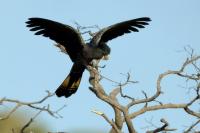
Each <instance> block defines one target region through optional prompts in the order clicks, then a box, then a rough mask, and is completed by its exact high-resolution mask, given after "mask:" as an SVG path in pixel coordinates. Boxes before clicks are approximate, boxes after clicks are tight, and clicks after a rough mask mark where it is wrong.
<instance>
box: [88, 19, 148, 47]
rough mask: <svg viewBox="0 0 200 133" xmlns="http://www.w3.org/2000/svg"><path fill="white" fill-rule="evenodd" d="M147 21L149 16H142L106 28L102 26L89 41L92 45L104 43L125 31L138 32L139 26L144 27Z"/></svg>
mask: <svg viewBox="0 0 200 133" xmlns="http://www.w3.org/2000/svg"><path fill="white" fill-rule="evenodd" d="M149 21H151V19H150V18H148V17H142V18H137V19H132V20H128V21H124V22H121V23H117V24H114V25H111V26H109V27H107V28H103V29H102V30H100V31H99V32H97V33H96V34H95V36H94V37H93V39H92V40H91V43H92V44H94V45H98V44H101V43H102V42H103V43H106V42H107V41H110V40H112V39H114V38H116V37H119V36H122V35H124V34H126V33H131V32H139V28H145V25H148V24H149V23H148V22H149Z"/></svg>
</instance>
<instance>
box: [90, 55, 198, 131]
mask: <svg viewBox="0 0 200 133" xmlns="http://www.w3.org/2000/svg"><path fill="white" fill-rule="evenodd" d="M197 62H198V63H199V62H200V56H194V55H193V54H191V56H190V57H188V58H187V59H186V60H185V62H184V63H183V64H182V66H181V67H180V69H178V70H168V71H166V72H164V73H162V74H160V75H159V76H158V79H157V83H156V93H155V94H154V95H152V96H148V95H147V93H146V92H144V91H142V93H143V94H144V98H143V99H135V98H133V97H131V96H129V95H126V94H123V91H122V90H123V89H124V88H125V86H126V85H127V84H129V83H135V82H134V81H131V80H130V74H128V75H127V80H126V82H125V83H118V87H117V88H113V89H112V91H111V92H110V93H109V94H107V93H106V92H105V88H104V87H103V85H101V83H100V80H101V79H102V78H105V77H103V76H102V75H101V74H100V73H99V71H98V69H95V67H91V66H88V71H89V73H90V84H91V87H90V88H89V89H90V90H91V91H92V92H93V93H94V94H95V95H96V96H97V98H99V99H100V100H102V101H104V102H105V103H107V104H109V105H110V107H112V108H113V110H114V112H115V118H114V120H110V119H109V118H108V117H107V116H106V114H104V113H103V112H101V111H96V110H94V111H93V112H94V113H96V114H97V115H100V116H102V117H103V118H104V119H105V120H106V121H107V122H108V123H109V124H110V125H111V126H112V129H111V130H110V133H121V132H122V126H123V124H124V123H125V125H126V126H127V128H128V131H129V133H136V132H137V131H136V128H135V126H134V124H133V122H132V120H134V119H135V118H137V117H138V116H140V115H143V114H144V113H146V112H152V111H156V110H163V109H182V110H184V111H185V112H186V113H187V114H189V115H190V116H191V117H196V118H197V119H198V121H197V122H196V123H194V124H192V125H191V126H190V127H189V128H188V129H186V130H185V133H189V132H190V131H191V130H192V129H193V128H194V127H195V126H196V125H197V124H199V123H200V121H199V118H200V113H199V112H198V111H194V110H192V109H190V107H191V106H192V105H193V104H194V103H195V102H197V101H199V100H200V93H199V92H200V66H198V64H197ZM189 66H190V67H193V69H195V71H196V73H193V74H188V73H187V72H186V69H187V67H189ZM171 75H175V76H177V77H178V78H179V77H181V78H185V79H186V80H192V81H194V82H195V83H196V86H195V88H194V90H195V92H196V95H195V96H194V97H193V99H191V100H190V101H188V102H185V103H163V102H161V101H158V100H157V98H158V97H159V96H160V95H161V94H162V93H164V92H163V91H162V86H161V82H163V79H165V78H167V77H168V76H171ZM118 95H120V96H121V97H123V98H128V99H130V102H129V103H128V104H127V105H122V104H120V103H119V101H118V99H117V96H118ZM150 103H155V104H154V105H150ZM136 105H144V106H143V107H142V108H141V109H139V110H137V111H134V112H131V111H130V108H132V107H134V106H136ZM160 121H161V123H163V126H161V127H159V128H156V129H154V130H151V131H146V132H147V133H157V132H169V131H175V130H176V129H174V128H170V127H169V123H168V122H167V121H166V120H165V119H163V118H162V119H161V120H160Z"/></svg>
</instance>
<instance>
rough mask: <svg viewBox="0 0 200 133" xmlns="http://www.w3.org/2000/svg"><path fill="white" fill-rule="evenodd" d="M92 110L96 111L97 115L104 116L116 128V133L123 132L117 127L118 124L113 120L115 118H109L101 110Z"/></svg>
mask: <svg viewBox="0 0 200 133" xmlns="http://www.w3.org/2000/svg"><path fill="white" fill-rule="evenodd" d="M92 112H93V113H95V114H97V115H100V116H102V117H103V118H104V119H105V120H106V121H107V122H108V123H109V124H110V125H111V126H112V127H113V128H114V130H115V132H116V133H122V132H121V131H120V130H119V129H118V128H117V126H116V124H115V123H114V122H113V120H112V121H111V120H109V119H108V117H107V116H106V115H105V114H104V113H102V112H100V111H97V110H92Z"/></svg>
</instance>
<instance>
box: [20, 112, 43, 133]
mask: <svg viewBox="0 0 200 133" xmlns="http://www.w3.org/2000/svg"><path fill="white" fill-rule="evenodd" d="M41 112H42V110H40V111H39V112H38V113H37V114H36V115H35V116H33V117H32V118H31V119H30V120H29V121H28V122H27V123H26V124H25V125H24V126H23V127H22V129H21V130H20V133H24V130H25V129H27V128H28V127H29V126H30V125H31V123H33V121H34V120H35V119H36V117H37V116H38V115H39V114H40V113H41Z"/></svg>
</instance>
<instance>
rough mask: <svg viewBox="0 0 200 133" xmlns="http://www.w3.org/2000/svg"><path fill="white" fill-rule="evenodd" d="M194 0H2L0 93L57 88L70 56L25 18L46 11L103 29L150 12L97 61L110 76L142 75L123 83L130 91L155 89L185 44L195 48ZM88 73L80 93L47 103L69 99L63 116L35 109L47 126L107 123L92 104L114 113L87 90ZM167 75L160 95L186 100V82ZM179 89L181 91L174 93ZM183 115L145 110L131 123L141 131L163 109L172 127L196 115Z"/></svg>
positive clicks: (30, 95) (27, 94) (25, 95)
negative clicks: (132, 83) (35, 31)
mask: <svg viewBox="0 0 200 133" xmlns="http://www.w3.org/2000/svg"><path fill="white" fill-rule="evenodd" d="M199 5H200V1H198V0H190V1H189V0H165V1H160V0H151V1H145V0H140V1H136V0H124V1H120V0H99V1H96V0H95V1H94V0H84V1H81V0H67V1H66V0H59V1H56V0H42V1H41V0H29V1H27V0H20V1H11V0H1V4H0V16H1V21H0V23H1V24H0V29H1V30H0V36H1V44H0V49H1V52H0V61H1V69H0V91H1V93H0V97H4V96H6V97H9V98H14V99H21V100H26V101H31V100H35V99H39V98H40V97H42V96H43V95H45V90H50V91H52V92H53V91H55V89H56V88H57V87H58V86H59V85H60V83H61V82H62V81H63V80H64V78H65V77H66V75H67V74H68V72H69V70H70V68H71V65H72V63H71V61H70V59H69V58H68V56H66V55H64V54H62V53H60V52H59V50H58V49H57V48H55V47H54V46H53V43H54V42H53V41H51V40H49V39H47V38H44V37H41V36H35V35H33V33H32V32H29V31H28V29H27V28H26V27H25V23H24V22H25V21H27V19H28V18H29V17H43V18H48V19H52V20H55V21H59V22H62V23H65V24H69V25H71V26H75V24H74V21H76V22H78V23H79V24H80V25H83V26H90V25H95V24H96V25H99V27H101V28H103V27H105V26H109V25H111V24H114V23H117V22H120V21H124V20H128V19H133V18H137V17H144V16H148V17H151V19H152V22H151V23H150V25H149V26H147V28H145V29H142V30H140V32H139V33H132V34H129V35H124V36H123V37H119V38H117V39H115V40H113V41H110V42H109V46H110V47H111V48H112V51H111V55H110V60H109V61H103V62H102V63H101V64H102V65H106V68H105V69H102V74H103V75H104V76H107V77H109V78H111V79H113V80H116V81H123V80H124V77H123V76H122V75H121V74H120V73H127V72H131V74H132V75H133V78H134V79H135V80H137V81H140V83H139V84H137V85H135V86H131V87H128V88H127V92H129V93H131V94H133V96H134V97H139V96H141V93H139V92H140V91H141V90H145V91H147V92H148V93H149V94H153V92H155V84H156V78H157V76H158V74H160V73H162V72H164V71H166V70H168V69H177V68H178V67H180V65H181V63H183V61H184V59H185V57H186V53H185V52H184V50H183V48H184V47H185V46H187V45H190V46H191V47H192V48H194V49H195V51H196V53H200V50H199V49H200V45H199V44H200V38H199V35H200V26H199V24H200V15H199V10H200V9H199ZM88 76H89V75H88V72H87V71H86V72H85V73H84V76H83V80H82V82H81V86H80V88H79V90H78V92H77V93H76V94H75V95H73V96H72V97H70V98H68V99H65V98H57V97H55V98H53V99H52V100H49V101H48V102H49V103H50V104H51V106H52V107H53V108H59V107H60V106H62V105H63V104H67V107H66V108H65V109H64V110H63V111H62V112H61V114H62V115H63V117H64V118H63V119H56V120H55V119H54V118H51V117H50V116H48V115H46V114H45V113H43V115H41V119H44V120H46V121H48V122H47V123H49V124H50V125H52V126H51V130H53V131H62V130H67V131H70V130H73V129H75V128H90V127H96V128H99V129H104V130H105V131H108V130H109V129H110V126H109V125H108V124H107V123H106V122H105V121H104V120H103V119H102V118H101V117H99V116H96V115H95V114H93V113H91V109H93V108H95V109H98V110H101V111H103V112H105V113H106V114H107V115H108V116H109V117H110V118H112V116H113V115H112V113H113V112H112V109H110V108H109V106H107V105H106V104H104V103H103V102H101V101H100V100H98V99H96V97H95V95H94V94H93V93H92V92H90V91H89V89H88V86H89V84H88ZM165 81H166V82H169V84H167V83H165V84H164V85H165V87H164V88H165V89H166V91H167V92H166V97H164V96H162V97H163V100H164V101H167V100H169V101H171V100H172V101H174V100H177V101H178V102H181V101H183V99H187V97H186V98H185V96H186V95H185V94H186V92H187V90H183V89H182V88H179V87H178V85H179V84H182V83H183V82H184V81H179V80H177V79H176V78H174V79H168V80H165ZM103 83H104V84H103V85H104V86H105V88H106V91H108V92H109V91H110V90H111V89H112V87H114V84H113V83H109V82H108V81H104V82H103ZM130 89H134V91H135V92H134V91H129V90H130ZM180 92H181V94H182V95H183V96H180V97H177V96H176V94H180ZM174 97H175V99H174ZM183 115H184V113H183V112H181V111H162V112H161V113H159V114H157V115H156V116H155V114H151V113H149V114H147V115H145V116H144V117H141V118H140V120H137V119H136V120H134V123H135V124H136V125H135V126H136V127H137V129H138V130H139V131H143V130H142V129H141V128H142V126H141V124H143V123H144V122H145V121H144V119H150V118H151V117H152V116H153V117H154V118H155V122H156V121H159V118H160V117H163V116H166V119H168V120H169V121H170V122H171V123H172V124H171V125H172V126H174V127H177V128H182V129H183V128H184V127H183V125H187V124H190V123H192V122H193V121H194V119H190V118H188V117H185V118H183V117H182V116H183ZM174 116H176V117H177V118H176V119H174ZM180 119H181V122H183V123H180ZM180 131H181V130H179V132H180Z"/></svg>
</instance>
